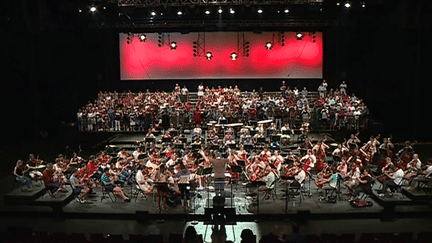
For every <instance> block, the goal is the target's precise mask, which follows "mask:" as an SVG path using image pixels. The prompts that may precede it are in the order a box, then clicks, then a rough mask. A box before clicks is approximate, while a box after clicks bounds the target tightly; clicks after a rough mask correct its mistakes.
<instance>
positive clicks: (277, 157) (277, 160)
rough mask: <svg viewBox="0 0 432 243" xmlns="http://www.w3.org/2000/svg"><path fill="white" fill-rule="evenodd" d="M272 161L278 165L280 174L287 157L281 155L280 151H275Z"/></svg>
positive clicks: (278, 173)
mask: <svg viewBox="0 0 432 243" xmlns="http://www.w3.org/2000/svg"><path fill="white" fill-rule="evenodd" d="M271 161H272V162H273V164H274V166H275V167H276V171H277V175H280V170H281V168H282V164H284V163H285V159H284V158H283V157H282V155H280V153H279V151H275V152H274V155H273V156H272V157H271Z"/></svg>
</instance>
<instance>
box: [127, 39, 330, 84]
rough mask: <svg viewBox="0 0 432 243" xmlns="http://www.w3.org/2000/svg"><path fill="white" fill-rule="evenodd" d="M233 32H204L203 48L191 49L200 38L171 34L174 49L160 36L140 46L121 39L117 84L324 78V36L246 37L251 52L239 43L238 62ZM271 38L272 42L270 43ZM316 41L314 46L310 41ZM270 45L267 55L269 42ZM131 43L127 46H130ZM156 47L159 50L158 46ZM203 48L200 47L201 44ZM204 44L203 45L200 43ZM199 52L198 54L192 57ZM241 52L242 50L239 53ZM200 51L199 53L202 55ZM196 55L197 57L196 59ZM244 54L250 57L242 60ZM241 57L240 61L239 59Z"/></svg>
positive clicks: (133, 41) (134, 41)
mask: <svg viewBox="0 0 432 243" xmlns="http://www.w3.org/2000/svg"><path fill="white" fill-rule="evenodd" d="M167 34H168V33H164V36H165V37H166V35H167ZM237 34H238V33H237V32H206V33H205V52H211V53H212V56H213V57H212V59H211V60H207V58H206V57H205V54H206V53H199V52H200V51H199V50H201V49H202V48H203V46H200V48H201V49H200V48H194V43H193V42H196V41H197V40H198V33H196V32H191V33H188V34H180V33H169V40H170V41H171V42H176V44H177V47H176V48H175V50H173V49H171V47H170V46H169V42H168V39H167V38H165V37H164V40H163V41H164V42H163V43H162V42H159V40H161V39H160V38H159V34H158V33H147V34H146V41H145V42H141V41H140V39H139V36H140V35H139V34H137V33H135V34H132V35H131V36H130V40H129V41H128V35H127V34H126V33H120V34H119V45H120V78H121V80H170V79H180V80H181V79H261V78H265V79H321V78H322V77H323V44H322V43H323V42H322V39H323V38H322V32H315V38H313V36H314V35H313V34H312V33H311V32H302V34H303V38H302V39H301V40H297V37H296V35H297V32H284V33H283V35H284V41H283V45H282V38H279V37H278V36H279V34H278V33H277V32H262V33H253V32H244V37H245V41H248V42H249V45H248V46H249V48H248V50H249V52H246V49H243V47H245V46H244V45H243V44H242V43H240V47H241V48H240V51H242V52H243V53H237V55H238V56H237V58H236V60H232V58H231V54H232V53H233V52H238V44H237ZM274 36H275V38H274ZM314 40H315V41H314ZM269 41H270V42H274V43H273V47H272V49H271V50H267V49H266V43H267V42H269ZM128 42H129V44H128ZM159 44H161V46H160V47H159ZM201 44H202V43H201ZM202 45H204V44H202ZM194 49H195V50H198V52H194ZM243 50H244V51H243ZM201 52H202V51H201ZM194 53H198V56H197V57H195V56H194ZM246 53H249V56H248V57H246ZM242 54H244V56H243V55H242Z"/></svg>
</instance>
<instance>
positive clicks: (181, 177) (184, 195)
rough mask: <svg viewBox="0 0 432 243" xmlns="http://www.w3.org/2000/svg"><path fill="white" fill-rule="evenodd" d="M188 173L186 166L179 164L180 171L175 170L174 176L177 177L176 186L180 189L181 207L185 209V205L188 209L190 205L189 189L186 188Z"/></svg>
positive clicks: (189, 173) (189, 172) (188, 178)
mask: <svg viewBox="0 0 432 243" xmlns="http://www.w3.org/2000/svg"><path fill="white" fill-rule="evenodd" d="M190 175H191V171H190V170H189V169H188V168H186V166H185V165H184V164H180V171H179V172H177V174H176V178H177V179H178V186H179V189H180V198H181V200H182V207H183V209H186V206H187V208H188V209H190V206H191V205H190V195H189V189H188V188H187V187H188V186H189V180H190ZM186 202H187V204H186Z"/></svg>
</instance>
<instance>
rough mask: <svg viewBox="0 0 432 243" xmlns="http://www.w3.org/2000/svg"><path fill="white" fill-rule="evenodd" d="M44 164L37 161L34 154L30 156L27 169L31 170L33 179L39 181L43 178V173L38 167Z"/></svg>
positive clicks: (30, 173)
mask: <svg viewBox="0 0 432 243" xmlns="http://www.w3.org/2000/svg"><path fill="white" fill-rule="evenodd" d="M42 163H43V161H42V160H40V159H36V158H35V156H34V155H33V154H30V155H29V160H28V161H27V167H28V168H29V176H30V178H31V179H33V180H35V181H37V180H39V179H40V178H41V177H42V172H40V171H38V170H37V167H38V166H40V165H41V164H42Z"/></svg>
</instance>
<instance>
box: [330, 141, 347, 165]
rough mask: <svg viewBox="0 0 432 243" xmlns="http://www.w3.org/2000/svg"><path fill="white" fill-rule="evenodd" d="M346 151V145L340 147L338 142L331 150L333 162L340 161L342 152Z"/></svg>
mask: <svg viewBox="0 0 432 243" xmlns="http://www.w3.org/2000/svg"><path fill="white" fill-rule="evenodd" d="M346 152H348V150H347V149H346V147H342V144H340V143H339V144H338V146H337V148H336V149H335V150H333V152H332V156H333V160H334V161H335V162H340V161H342V156H344V154H345V153H346Z"/></svg>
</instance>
